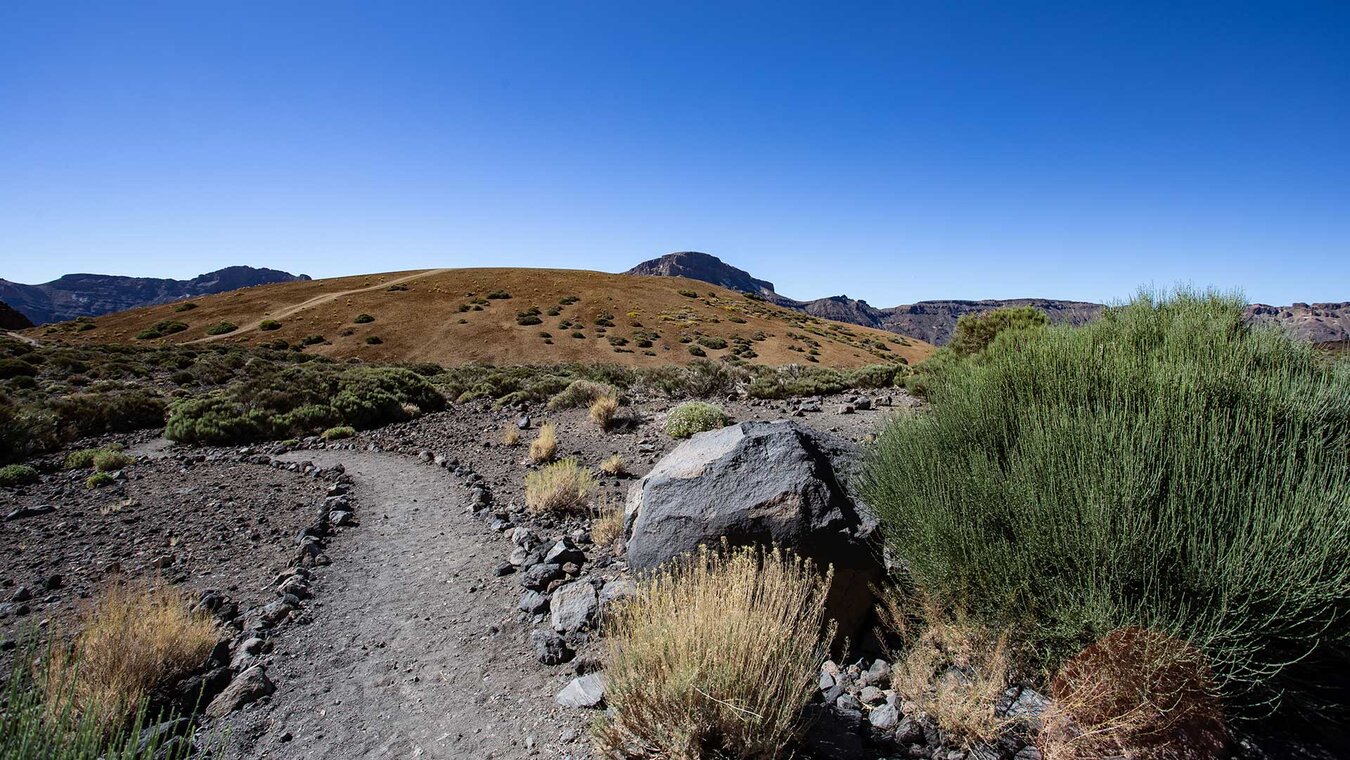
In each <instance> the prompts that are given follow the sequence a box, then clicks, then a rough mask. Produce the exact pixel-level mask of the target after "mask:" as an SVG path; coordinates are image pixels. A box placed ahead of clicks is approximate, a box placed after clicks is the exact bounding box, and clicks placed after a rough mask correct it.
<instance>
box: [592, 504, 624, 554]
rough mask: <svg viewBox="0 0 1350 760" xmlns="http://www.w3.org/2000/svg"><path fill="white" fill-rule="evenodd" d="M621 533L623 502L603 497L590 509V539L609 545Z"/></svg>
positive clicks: (602, 544) (598, 543) (600, 544)
mask: <svg viewBox="0 0 1350 760" xmlns="http://www.w3.org/2000/svg"><path fill="white" fill-rule="evenodd" d="M622 535H623V503H622V502H619V501H612V500H610V499H604V500H602V501H601V502H600V504H598V505H597V506H596V507H595V508H594V509H592V511H591V541H593V542H594V543H595V545H596V546H602V547H603V546H610V545H612V544H613V543H614V542H615V541H617V540H619V537H620V536H622Z"/></svg>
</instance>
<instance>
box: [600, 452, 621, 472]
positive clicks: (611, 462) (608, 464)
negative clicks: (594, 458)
mask: <svg viewBox="0 0 1350 760" xmlns="http://www.w3.org/2000/svg"><path fill="white" fill-rule="evenodd" d="M626 471H627V466H626V465H625V464H624V461H623V457H621V456H619V455H618V454H614V455H613V456H611V457H609V458H608V459H606V460H605V461H603V462H601V463H600V472H603V473H605V474H606V475H622V474H624V472H626Z"/></svg>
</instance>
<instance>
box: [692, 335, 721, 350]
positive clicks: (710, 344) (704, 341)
mask: <svg viewBox="0 0 1350 760" xmlns="http://www.w3.org/2000/svg"><path fill="white" fill-rule="evenodd" d="M698 344H699V345H700V346H703V347H704V348H712V349H722V348H726V347H727V342H726V341H725V340H723V339H721V338H718V337H716V336H713V335H700V336H698Z"/></svg>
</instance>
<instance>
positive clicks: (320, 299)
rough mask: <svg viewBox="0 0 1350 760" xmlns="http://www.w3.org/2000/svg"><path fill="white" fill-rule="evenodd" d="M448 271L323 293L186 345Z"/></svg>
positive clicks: (424, 272) (412, 275) (243, 330)
mask: <svg viewBox="0 0 1350 760" xmlns="http://www.w3.org/2000/svg"><path fill="white" fill-rule="evenodd" d="M449 271H450V270H449V269H448V268H441V269H427V270H424V271H421V272H417V273H415V274H409V275H404V276H402V277H395V278H394V279H392V280H385V281H384V282H381V283H379V284H378V285H368V286H366V287H364V288H352V289H351V290H339V291H337V292H336V293H325V294H323V295H321V296H315V297H313V298H311V299H309V300H308V301H301V302H300V303H297V304H292V305H290V306H287V307H284V308H282V309H281V310H280V311H274V312H272V313H270V314H267V315H266V316H264V317H263V319H260V320H258V321H257V322H254V323H253V324H251V325H248V326H246V327H241V328H239V329H238V330H234V331H232V332H228V333H224V334H222V335H208V336H206V337H204V338H198V339H196V340H190V341H188V343H189V344H191V343H210V342H212V341H217V340H223V339H225V338H233V337H237V336H238V335H239V334H241V333H246V332H249V331H251V330H257V329H258V326H259V325H261V324H262V323H263V322H264V321H266V320H268V319H275V320H278V321H279V320H282V319H285V318H287V317H290V316H294V315H296V314H299V313H300V312H302V311H304V310H305V309H312V308H314V307H315V306H318V305H320V304H325V303H331V302H332V301H336V300H337V299H339V298H343V297H346V296H349V295H351V294H353V293H365V292H367V291H371V290H380V289H382V288H387V287H389V286H390V285H398V284H400V283H404V282H412V281H413V280H420V279H422V278H423V277H430V276H432V275H437V274H442V273H444V272H449Z"/></svg>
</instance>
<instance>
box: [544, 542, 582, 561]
mask: <svg viewBox="0 0 1350 760" xmlns="http://www.w3.org/2000/svg"><path fill="white" fill-rule="evenodd" d="M544 561H545V562H551V563H553V564H556V565H566V564H567V563H568V562H575V563H577V564H578V565H579V564H581V563H583V562H585V561H586V555H585V554H584V553H583V552H582V551H581V550H580V549H578V548H577V547H576V544H573V543H572V539H570V538H563V539H559V540H558V542H557V543H555V544H553V546H552V547H550V548H549V550H548V553H547V554H545V555H544Z"/></svg>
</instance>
